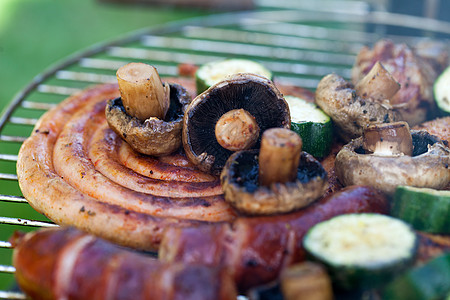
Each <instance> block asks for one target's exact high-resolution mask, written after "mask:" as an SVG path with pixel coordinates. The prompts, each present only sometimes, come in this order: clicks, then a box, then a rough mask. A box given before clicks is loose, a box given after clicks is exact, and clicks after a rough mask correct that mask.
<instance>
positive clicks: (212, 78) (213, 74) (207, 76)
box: [195, 58, 272, 94]
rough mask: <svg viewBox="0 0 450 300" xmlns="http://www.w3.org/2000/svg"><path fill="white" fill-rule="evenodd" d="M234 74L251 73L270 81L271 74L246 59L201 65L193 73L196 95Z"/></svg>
mask: <svg viewBox="0 0 450 300" xmlns="http://www.w3.org/2000/svg"><path fill="white" fill-rule="evenodd" d="M236 73H253V74H257V75H260V76H263V77H266V78H268V79H271V80H272V72H271V71H269V70H268V69H267V68H266V67H264V66H263V65H262V64H260V63H257V62H255V61H252V60H247V59H237V58H233V59H225V60H220V61H212V62H209V63H207V64H204V65H202V66H201V67H200V68H199V69H198V70H197V72H196V73H195V79H196V84H197V93H198V94H201V93H203V92H204V91H206V90H207V89H208V88H209V87H210V86H213V85H214V84H216V83H217V82H220V81H222V80H224V79H225V78H226V77H227V76H230V75H233V74H236Z"/></svg>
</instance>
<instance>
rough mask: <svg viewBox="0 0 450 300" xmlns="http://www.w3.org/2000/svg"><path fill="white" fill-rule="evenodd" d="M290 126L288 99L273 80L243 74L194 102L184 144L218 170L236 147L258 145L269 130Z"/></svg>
mask: <svg viewBox="0 0 450 300" xmlns="http://www.w3.org/2000/svg"><path fill="white" fill-rule="evenodd" d="M230 113H231V115H230ZM290 126H291V121H290V115H289V107H288V104H287V103H286V101H285V100H284V98H283V95H282V94H281V93H280V91H279V90H278V88H277V87H276V86H275V85H274V84H273V82H272V81H270V80H269V79H267V78H264V77H261V76H259V75H255V74H250V73H241V74H236V75H234V76H231V77H229V78H228V79H226V80H224V81H221V82H219V83H216V84H215V85H213V86H211V87H210V88H209V89H208V90H206V91H205V92H203V93H202V94H200V95H198V96H197V97H196V98H195V99H194V100H193V101H192V102H191V104H190V105H189V107H188V109H187V111H186V113H185V115H184V120H183V147H184V150H185V152H186V155H187V157H188V158H189V160H191V161H192V162H193V163H194V164H196V165H197V166H198V167H199V168H200V169H201V170H202V171H205V172H209V173H212V174H215V175H220V172H221V171H222V168H223V166H224V165H225V162H226V160H227V159H228V157H230V155H231V154H232V153H233V151H237V150H244V149H257V148H258V147H259V145H260V142H261V134H262V133H263V132H264V131H265V130H266V129H268V128H272V127H283V128H290ZM221 141H222V142H221Z"/></svg>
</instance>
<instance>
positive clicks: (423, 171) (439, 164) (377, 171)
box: [335, 130, 450, 195]
mask: <svg viewBox="0 0 450 300" xmlns="http://www.w3.org/2000/svg"><path fill="white" fill-rule="evenodd" d="M411 136H412V142H413V147H414V148H413V153H412V156H409V155H402V156H378V155H372V154H365V150H364V149H363V137H360V138H357V139H355V140H353V141H351V142H350V143H348V144H347V145H345V146H344V147H343V148H342V149H341V151H339V153H338V154H337V156H336V162H335V170H336V175H337V177H338V180H339V181H340V182H341V183H342V184H343V185H345V186H347V185H354V184H355V185H359V184H360V185H370V186H373V187H375V188H377V189H379V190H381V191H383V192H385V193H387V194H389V195H392V194H393V193H394V192H395V189H396V187H397V186H398V185H408V186H415V187H428V188H434V189H442V188H445V187H446V186H447V185H448V184H449V182H450V168H449V163H450V149H449V148H448V147H446V146H445V145H444V143H443V142H442V141H441V140H440V139H438V138H436V137H435V136H433V135H430V134H429V133H428V132H426V131H419V130H411Z"/></svg>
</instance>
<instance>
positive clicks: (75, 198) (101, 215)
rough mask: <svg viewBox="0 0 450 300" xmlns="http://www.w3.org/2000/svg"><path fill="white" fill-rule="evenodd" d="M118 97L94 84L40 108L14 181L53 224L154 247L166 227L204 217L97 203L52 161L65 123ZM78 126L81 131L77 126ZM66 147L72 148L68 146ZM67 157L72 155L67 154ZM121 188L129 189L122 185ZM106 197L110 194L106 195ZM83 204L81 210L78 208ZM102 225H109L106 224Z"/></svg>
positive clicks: (209, 213) (131, 244)
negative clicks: (49, 107)
mask: <svg viewBox="0 0 450 300" xmlns="http://www.w3.org/2000/svg"><path fill="white" fill-rule="evenodd" d="M117 96H118V88H117V85H102V86H96V87H94V88H91V89H88V90H85V91H83V92H81V93H78V94H76V95H74V96H72V97H70V98H68V99H66V100H65V101H63V102H62V103H61V104H60V105H59V106H58V107H56V108H55V109H52V110H50V111H48V112H47V113H45V114H44V115H43V116H42V118H41V119H40V120H39V122H38V123H37V125H36V127H35V130H38V132H33V134H32V135H31V137H30V138H28V139H27V140H26V141H25V142H24V143H23V145H22V147H21V150H20V151H19V157H18V162H17V174H18V179H19V185H20V187H21V190H22V193H23V195H24V196H25V198H26V199H27V200H28V202H29V203H30V204H31V206H32V207H33V208H34V209H35V210H37V211H38V212H41V213H43V214H45V215H46V216H47V217H48V218H50V219H51V220H53V221H54V222H56V223H57V224H63V225H71V226H75V227H78V228H80V229H83V230H86V231H88V232H91V233H94V234H96V235H98V236H101V237H104V238H106V239H108V240H111V241H113V242H115V243H118V244H120V245H125V246H129V247H132V248H138V249H144V250H153V251H154V250H157V249H158V247H159V244H160V241H161V237H162V232H163V230H164V229H165V228H167V227H173V226H175V227H186V226H198V225H199V224H201V223H204V221H196V220H191V219H186V218H183V219H181V218H175V217H160V216H157V215H152V214H146V213H142V212H140V211H133V210H131V209H130V208H127V207H121V206H119V205H117V204H111V203H107V202H102V201H103V199H96V198H95V197H92V196H90V195H88V194H86V193H83V192H82V191H80V190H78V189H76V188H74V187H73V186H72V185H70V184H69V183H68V181H66V179H67V178H66V176H65V175H61V174H58V173H57V172H56V170H55V166H54V163H53V151H54V148H55V147H54V146H55V143H56V142H57V140H58V138H59V137H60V133H61V132H62V131H63V128H64V126H65V125H66V123H67V122H68V121H69V120H72V118H73V117H74V116H75V115H76V114H77V112H79V111H80V110H82V109H84V108H85V107H86V106H88V105H92V103H99V102H102V101H105V99H112V98H115V97H117ZM78 129H79V130H81V128H78ZM86 130H89V128H86ZM42 131H46V132H48V134H41V133H40V132H42ZM68 148H69V149H70V148H71V147H70V145H69V147H68ZM78 150H80V149H78ZM176 156H177V160H176V161H177V163H179V162H180V159H179V155H176ZM67 159H72V158H71V157H68V158H67ZM181 161H182V160H181ZM85 163H86V165H87V166H89V167H93V164H92V162H91V161H90V160H89V159H88V158H87V157H86V159H85ZM64 164H65V162H64ZM82 171H84V172H85V173H86V175H84V178H82V179H81V178H80V177H81V174H80V173H78V174H77V176H78V177H77V180H78V181H86V180H87V179H88V178H89V176H87V175H89V172H86V170H82ZM99 175H101V174H99ZM97 176H98V175H97ZM101 176H103V175H101ZM123 189H124V190H125V191H128V192H133V191H130V190H129V189H126V188H123ZM134 193H137V192H134ZM106 196H107V197H109V194H107V195H106ZM146 197H148V198H152V197H155V196H151V195H147V196H146ZM214 197H219V196H214ZM125 198H126V197H125ZM155 198H158V197H155ZM194 198H195V197H194ZM203 198H204V197H202V198H201V199H200V200H196V201H199V202H201V203H199V204H197V206H196V207H198V206H199V205H204V207H206V206H207V205H208V203H209V202H207V201H203V200H202V199H203ZM210 199H211V198H210ZM163 200H164V201H168V200H169V198H167V197H165V198H164V197H162V198H161V197H159V200H158V201H160V202H161V203H162V201H163ZM202 201H203V202H202ZM181 202H183V201H180V203H181ZM190 203H194V199H190V200H189V201H184V204H186V205H188V204H190ZM169 205H170V202H169V203H167V204H166V205H165V207H169ZM177 205H179V204H177ZM83 207H84V209H82V208H83ZM213 208H214V206H213ZM172 209H173V206H170V208H169V209H168V211H167V212H166V214H167V215H170V214H171V211H170V210H172ZM192 209H193V208H192ZM205 211H206V208H205ZM226 215H227V216H230V215H233V216H234V213H233V212H232V211H227V212H226ZM206 217H208V218H209V220H214V219H215V218H216V219H217V218H224V216H223V214H222V215H221V216H218V215H217V213H216V211H214V209H213V210H212V211H209V210H208V211H207V212H206V214H205V218H206ZM105 224H108V225H107V226H105Z"/></svg>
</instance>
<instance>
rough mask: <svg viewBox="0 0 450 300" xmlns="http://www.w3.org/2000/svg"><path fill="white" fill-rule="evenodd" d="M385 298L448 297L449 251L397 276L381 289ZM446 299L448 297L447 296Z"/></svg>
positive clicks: (399, 299)
mask: <svg viewBox="0 0 450 300" xmlns="http://www.w3.org/2000/svg"><path fill="white" fill-rule="evenodd" d="M381 295H382V297H381V298H382V299H386V300H391V299H392V300H394V299H395V300H431V299H444V298H445V297H450V253H446V254H443V255H441V256H438V257H436V258H434V259H432V260H430V261H429V262H427V263H426V264H424V265H422V266H419V267H416V268H413V269H411V270H409V271H408V272H406V273H405V274H403V275H401V276H399V277H397V278H396V279H395V280H394V281H392V282H391V283H389V284H388V285H386V287H385V288H383V290H382V293H381ZM447 299H448V298H447Z"/></svg>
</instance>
